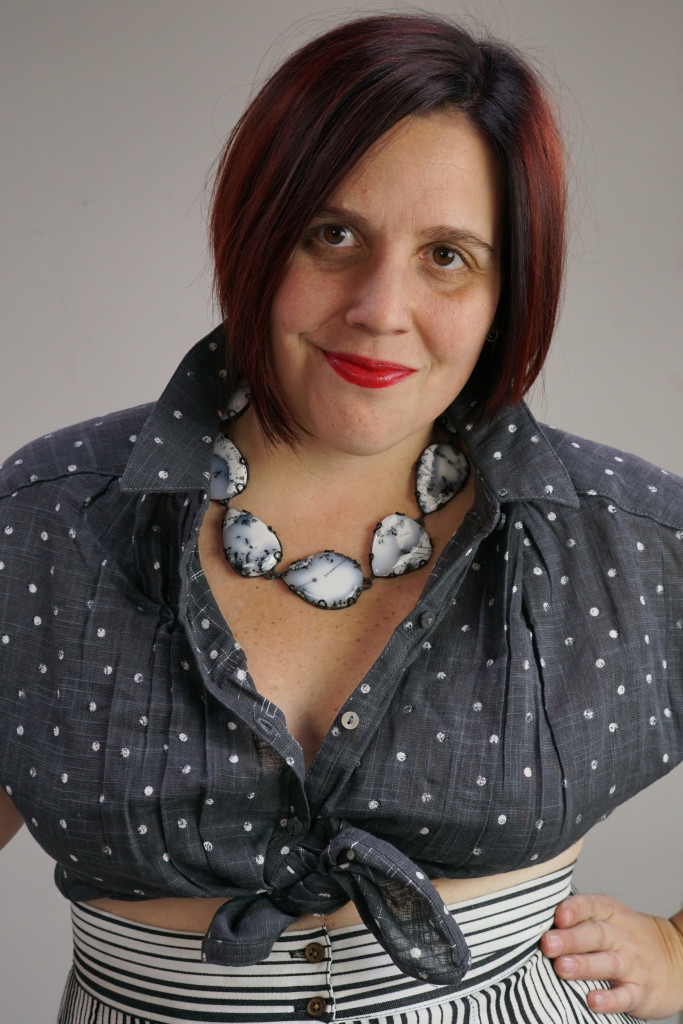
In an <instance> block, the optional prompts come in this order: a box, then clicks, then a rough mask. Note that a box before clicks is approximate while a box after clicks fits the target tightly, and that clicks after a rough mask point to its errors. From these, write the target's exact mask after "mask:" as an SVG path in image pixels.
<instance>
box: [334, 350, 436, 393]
mask: <svg viewBox="0 0 683 1024" xmlns="http://www.w3.org/2000/svg"><path fill="white" fill-rule="evenodd" d="M323 355H324V356H325V359H326V360H327V362H328V364H329V365H330V366H331V367H332V369H333V370H334V372H335V373H338V374H339V376H340V377H342V378H343V379H344V380H346V381H348V382H349V384H357V385H358V386H359V387H361V388H389V387H391V385H392V384H398V383H399V381H402V380H405V379H406V377H410V376H411V374H413V373H415V372H416V371H415V370H413V369H412V367H410V366H401V365H400V364H399V363H385V362H381V361H379V360H377V359H366V358H365V356H356V355H353V354H352V353H350V352H326V351H325V350H323Z"/></svg>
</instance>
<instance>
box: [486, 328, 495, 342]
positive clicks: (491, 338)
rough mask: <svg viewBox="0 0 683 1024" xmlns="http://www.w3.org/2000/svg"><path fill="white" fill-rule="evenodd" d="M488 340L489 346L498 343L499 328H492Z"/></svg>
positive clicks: (487, 336)
mask: <svg viewBox="0 0 683 1024" xmlns="http://www.w3.org/2000/svg"><path fill="white" fill-rule="evenodd" d="M486 340H487V341H488V343H489V345H492V344H493V343H494V342H495V341H498V328H497V327H492V328H491V330H490V331H489V333H488V334H487V335H486Z"/></svg>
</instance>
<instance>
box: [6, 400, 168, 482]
mask: <svg viewBox="0 0 683 1024" xmlns="http://www.w3.org/2000/svg"><path fill="white" fill-rule="evenodd" d="M153 408H154V406H153V405H151V404H150V405H140V406H136V407H135V408H132V409H124V410H122V411H120V412H114V413H110V414H109V415H107V416H102V417H99V418H97V419H92V420H86V421H85V422H83V423H77V424H74V425H73V426H69V427H64V428H63V429H61V430H57V431H54V432H53V433H50V434H45V435H43V436H42V437H39V438H37V439H36V440H35V441H31V442H30V443H29V444H27V445H24V447H23V448H20V449H19V450H18V451H17V452H15V453H14V454H13V455H11V456H10V457H9V458H7V459H6V460H5V462H4V463H3V464H2V465H0V502H2V501H3V500H4V499H6V498H9V497H12V496H14V495H16V494H17V492H19V491H24V490H26V489H31V490H33V491H34V492H35V491H37V490H38V489H39V487H40V485H41V484H46V483H54V484H58V485H59V486H60V487H62V488H64V487H65V486H67V489H68V485H67V484H66V481H67V480H70V481H73V485H74V487H75V488H76V489H79V487H78V484H77V481H80V482H81V484H82V482H83V479H84V478H85V477H92V476H96V477H109V478H117V477H120V476H121V475H122V473H123V471H124V469H125V467H126V463H127V462H128V459H129V457H130V454H131V451H132V448H133V445H134V444H135V442H136V440H137V435H138V433H139V431H140V430H141V429H142V426H143V425H144V423H145V421H146V419H147V418H148V416H149V414H150V412H151V411H152V409H153Z"/></svg>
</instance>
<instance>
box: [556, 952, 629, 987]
mask: <svg viewBox="0 0 683 1024" xmlns="http://www.w3.org/2000/svg"><path fill="white" fill-rule="evenodd" d="M554 966H555V973H556V974H558V975H559V976H560V978H567V979H568V980H570V979H572V980H575V979H581V980H582V981H617V980H620V979H621V978H623V974H624V963H623V960H622V958H621V957H620V956H619V954H618V953H615V952H613V951H612V950H607V951H604V952H600V953H585V954H583V955H576V956H560V957H558V958H557V959H556V960H555V964H554Z"/></svg>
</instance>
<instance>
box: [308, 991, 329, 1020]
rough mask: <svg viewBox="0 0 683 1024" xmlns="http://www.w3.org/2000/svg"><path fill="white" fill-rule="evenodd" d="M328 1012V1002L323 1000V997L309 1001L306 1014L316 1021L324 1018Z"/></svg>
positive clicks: (314, 997) (316, 997) (315, 997)
mask: <svg viewBox="0 0 683 1024" xmlns="http://www.w3.org/2000/svg"><path fill="white" fill-rule="evenodd" d="M326 1010H327V1000H325V999H323V997H322V996H313V998H312V999H309V1000H308V1002H307V1003H306V1013H307V1014H308V1016H309V1017H312V1018H313V1019H314V1020H317V1019H319V1018H320V1017H322V1016H323V1014H324V1013H325V1011H326Z"/></svg>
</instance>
